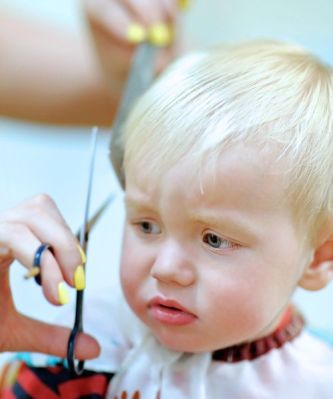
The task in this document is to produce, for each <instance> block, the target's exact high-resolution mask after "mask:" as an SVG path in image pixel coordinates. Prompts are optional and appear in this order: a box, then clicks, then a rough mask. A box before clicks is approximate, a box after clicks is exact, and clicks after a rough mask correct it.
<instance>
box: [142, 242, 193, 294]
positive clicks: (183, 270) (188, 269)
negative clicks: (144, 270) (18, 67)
mask: <svg viewBox="0 0 333 399" xmlns="http://www.w3.org/2000/svg"><path fill="white" fill-rule="evenodd" d="M150 273H151V275H152V277H154V278H155V279H156V280H158V281H160V282H163V283H166V284H178V285H181V286H184V287H186V286H190V285H192V284H193V283H194V281H195V269H194V265H193V264H192V260H191V259H190V257H189V256H187V254H186V252H185V251H184V250H183V249H182V247H181V246H180V245H179V244H177V243H175V242H168V243H165V245H164V246H163V247H162V248H161V250H160V251H159V253H158V255H157V256H156V258H155V262H154V264H153V266H152V268H151V271H150Z"/></svg>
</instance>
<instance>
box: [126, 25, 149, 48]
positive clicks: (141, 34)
mask: <svg viewBox="0 0 333 399" xmlns="http://www.w3.org/2000/svg"><path fill="white" fill-rule="evenodd" d="M146 37H147V32H146V28H145V27H144V26H143V25H141V24H131V25H130V26H129V27H128V29H127V40H128V41H129V42H130V43H132V44H138V43H142V42H143V41H145V40H146Z"/></svg>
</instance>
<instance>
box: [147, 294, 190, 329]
mask: <svg viewBox="0 0 333 399" xmlns="http://www.w3.org/2000/svg"><path fill="white" fill-rule="evenodd" d="M148 311H149V313H150V315H151V317H152V318H153V319H155V320H157V321H159V322H161V323H163V324H169V325H174V326H182V325H186V324H190V323H192V322H194V321H195V320H196V319H197V316H195V315H194V314H193V313H191V312H190V311H189V310H187V309H186V308H184V307H183V306H182V305H180V304H179V303H178V302H176V301H174V300H168V299H163V298H160V297H155V298H153V299H152V300H151V301H150V302H149V304H148Z"/></svg>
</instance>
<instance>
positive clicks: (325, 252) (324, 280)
mask: <svg viewBox="0 0 333 399" xmlns="http://www.w3.org/2000/svg"><path fill="white" fill-rule="evenodd" d="M319 236H320V239H319V240H318V244H317V246H316V248H315V251H314V256H313V260H312V262H311V263H310V264H309V265H308V266H307V268H306V270H305V271H304V274H303V276H302V278H301V280H300V281H299V284H298V285H299V286H300V287H302V288H304V289H306V290H310V291H316V290H320V289H321V288H324V287H325V286H326V285H327V284H328V283H329V282H330V281H331V280H332V279H333V223H329V224H328V225H326V226H325V229H323V230H322V231H321V234H320V235H319Z"/></svg>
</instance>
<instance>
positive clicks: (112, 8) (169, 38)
mask: <svg viewBox="0 0 333 399" xmlns="http://www.w3.org/2000/svg"><path fill="white" fill-rule="evenodd" d="M181 3H184V0H183V1H182V2H181ZM82 4H83V8H84V11H85V14H86V17H87V20H88V23H89V26H90V30H91V34H92V37H93V39H94V42H95V47H96V50H97V55H98V58H99V60H100V62H101V65H102V68H103V69H104V73H105V76H106V78H107V80H108V84H109V87H110V90H112V92H113V94H114V96H115V97H119V96H120V95H121V92H122V90H123V86H124V83H125V81H126V77H127V75H128V70H129V66H130V63H131V58H132V56H133V51H134V49H135V46H136V45H137V44H138V43H140V42H142V41H144V40H145V39H146V38H147V37H149V39H150V41H152V42H153V43H155V44H157V45H159V46H161V47H163V50H161V52H160V56H159V57H158V59H157V65H156V69H157V71H161V70H162V69H163V68H164V67H165V66H166V65H167V63H168V62H170V61H171V59H172V58H173V57H174V56H175V53H176V52H177V48H178V45H179V35H178V34H177V33H176V20H177V15H178V11H179V6H180V2H179V0H178V1H177V0H126V1H124V0H82ZM175 39H177V40H175Z"/></svg>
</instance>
